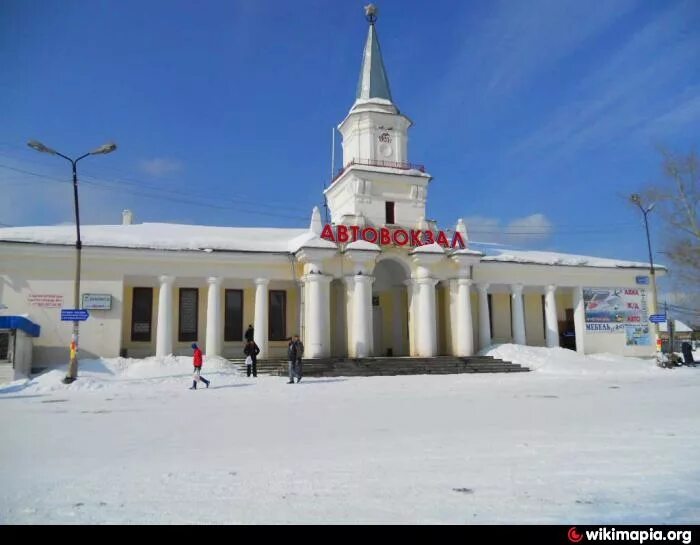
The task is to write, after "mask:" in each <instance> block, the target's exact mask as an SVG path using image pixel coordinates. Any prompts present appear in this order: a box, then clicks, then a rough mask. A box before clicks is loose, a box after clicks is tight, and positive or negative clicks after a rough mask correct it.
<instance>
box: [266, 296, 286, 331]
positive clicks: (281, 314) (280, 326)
mask: <svg viewBox="0 0 700 545" xmlns="http://www.w3.org/2000/svg"><path fill="white" fill-rule="evenodd" d="M268 320H269V322H268V323H269V332H268V333H269V339H270V340H271V341H283V340H285V339H286V338H287V292H286V291H284V290H270V302H269V314H268Z"/></svg>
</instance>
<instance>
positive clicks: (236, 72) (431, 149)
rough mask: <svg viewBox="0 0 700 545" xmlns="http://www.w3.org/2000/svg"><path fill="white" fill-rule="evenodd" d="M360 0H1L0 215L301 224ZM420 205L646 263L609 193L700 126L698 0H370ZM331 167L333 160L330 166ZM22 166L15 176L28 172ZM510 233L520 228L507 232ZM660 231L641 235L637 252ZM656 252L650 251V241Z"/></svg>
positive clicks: (631, 223)
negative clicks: (424, 198) (426, 184)
mask: <svg viewBox="0 0 700 545" xmlns="http://www.w3.org/2000/svg"><path fill="white" fill-rule="evenodd" d="M364 3H365V2H362V1H354V0H344V1H343V2H337V1H330V0H327V1H320V0H318V1H316V0H308V1H307V0H300V1H297V2H291V1H289V2H288V1H272V0H269V1H266V0H246V1H213V0H210V1H207V2H200V3H196V4H195V3H194V2H191V1H189V2H182V1H174V0H169V1H167V2H165V1H162V2H161V1H155V0H149V1H147V2H144V1H143V0H141V1H139V2H136V1H131V0H126V1H119V2H117V1H116V0H114V1H94V0H91V1H82V0H73V1H71V2H57V1H53V0H52V1H46V0H41V1H39V0H4V1H3V2H2V3H1V4H0V66H2V70H1V71H0V121H1V122H0V165H1V168H0V191H2V193H3V195H4V198H3V199H2V200H1V201H0V223H3V224H9V225H43V224H55V223H62V222H69V221H71V220H72V214H73V210H72V201H71V188H70V185H68V184H66V183H61V181H63V182H65V181H67V180H69V179H70V172H69V165H68V164H67V163H64V162H62V161H60V160H59V159H58V158H56V157H51V156H48V155H43V154H38V153H36V152H34V151H32V150H30V149H29V148H27V147H26V145H25V142H26V141H27V140H28V139H30V138H35V139H38V140H41V141H42V142H44V143H45V144H47V145H49V146H51V147H55V148H56V149H58V150H60V151H62V152H63V153H66V154H69V155H70V154H74V155H78V154H81V153H84V152H85V151H88V150H90V149H92V148H94V147H96V146H98V145H100V144H102V143H104V142H105V141H108V140H114V141H115V142H117V144H118V145H119V149H118V151H117V152H115V153H113V154H111V155H108V156H97V157H90V158H88V159H86V160H85V161H83V162H82V163H81V167H80V174H81V189H80V191H81V193H80V199H81V209H82V219H83V222H85V223H118V222H119V221H120V219H121V214H120V212H121V210H122V209H124V208H130V209H132V210H133V211H134V213H135V216H136V220H137V221H139V222H142V221H150V222H153V221H165V222H178V223H199V224H211V225H249V226H257V225H261V226H262V225H266V226H295V227H301V226H305V225H307V224H308V221H309V217H310V210H311V208H312V207H313V206H314V205H316V204H320V202H321V199H322V197H321V195H322V194H321V191H322V188H323V184H324V181H326V180H327V179H328V177H329V170H330V136H331V127H333V126H334V125H336V124H337V123H338V122H340V121H341V120H342V119H343V117H344V116H345V114H346V113H347V111H348V109H349V108H350V106H351V105H352V102H353V100H354V93H355V87H356V83H357V78H358V74H359V69H360V61H361V55H362V48H363V45H364V40H365V36H366V32H367V24H366V22H365V20H364V18H363V11H362V6H363V4H364ZM378 6H379V21H378V26H377V30H378V34H379V38H380V42H381V45H382V52H383V56H384V62H385V65H386V68H387V72H388V76H389V80H390V83H391V89H392V94H393V96H394V100H395V102H396V103H397V105H398V106H399V108H400V109H401V110H402V111H403V112H404V113H406V114H407V115H408V116H409V117H410V118H411V119H413V121H414V123H415V124H414V127H413V128H412V130H411V140H410V144H409V157H410V160H411V161H412V162H416V163H423V164H425V165H426V167H427V169H428V171H429V172H430V173H431V174H432V175H433V176H434V177H435V178H434V180H433V182H432V184H431V187H430V193H429V202H428V212H429V216H430V217H431V218H433V219H436V220H438V222H439V223H440V225H441V226H442V227H451V226H453V225H454V224H455V221H456V219H457V218H459V217H465V218H467V219H468V224H469V225H470V236H471V238H472V239H473V240H477V241H484V242H495V243H501V244H507V245H509V246H511V247H516V248H532V249H544V250H557V251H565V252H572V253H583V254H589V255H600V256H604V257H617V258H622V259H639V260H643V259H645V258H646V243H645V240H644V234H643V228H642V226H641V223H640V214H639V211H638V210H636V209H634V208H632V207H631V206H630V205H628V204H627V202H626V200H625V198H626V196H627V195H628V194H629V193H630V192H633V191H635V190H638V189H640V188H641V187H643V186H645V185H647V184H649V183H652V182H655V181H657V180H659V179H660V156H659V154H658V152H657V151H656V149H655V146H658V145H664V146H666V147H668V148H670V149H672V150H675V151H678V152H687V151H690V150H691V149H692V148H693V147H696V146H697V143H698V136H699V135H700V128H699V127H700V3H698V2H697V1H696V0H688V1H671V0H668V1H667V0H663V1H662V0H648V1H631V0H630V1H627V0H610V1H605V2H603V1H600V2H595V3H591V2H584V1H570V0H529V1H528V2H520V1H516V0H509V1H502V2H498V1H492V0H484V1H462V0H455V1H431V2H430V3H428V2H424V1H417V0H383V1H381V2H378ZM337 166H340V163H338V165H337ZM30 173H31V174H30ZM514 232H517V233H518V234H513V233H514ZM662 238H663V235H662V232H661V231H660V230H659V229H656V227H655V228H654V242H655V247H656V249H657V250H658V251H659V252H660V251H661V250H662V243H663V240H662ZM657 257H658V259H659V260H660V261H663V256H662V255H659V254H657Z"/></svg>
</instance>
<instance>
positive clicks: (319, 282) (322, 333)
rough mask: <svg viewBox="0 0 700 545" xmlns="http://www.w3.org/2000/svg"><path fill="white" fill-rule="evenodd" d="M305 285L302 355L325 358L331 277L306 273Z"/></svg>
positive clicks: (329, 338) (328, 345) (328, 351)
mask: <svg viewBox="0 0 700 545" xmlns="http://www.w3.org/2000/svg"><path fill="white" fill-rule="evenodd" d="M303 280H304V285H305V287H306V305H307V316H308V322H307V323H306V327H305V328H304V333H305V336H306V339H305V342H304V356H305V357H306V358H325V357H328V356H330V353H331V350H330V348H331V326H330V320H331V305H330V302H331V298H330V283H331V277H330V276H326V275H325V274H320V273H319V274H307V275H305V276H304V278H303Z"/></svg>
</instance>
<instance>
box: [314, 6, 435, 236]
mask: <svg viewBox="0 0 700 545" xmlns="http://www.w3.org/2000/svg"><path fill="white" fill-rule="evenodd" d="M365 14H366V18H367V21H368V22H369V31H368V33H367V40H366V42H365V48H364V53H363V55H362V67H361V69H360V79H359V81H358V83H357V92H356V95H355V102H354V104H353V105H352V107H351V108H350V112H349V113H348V115H347V116H346V117H345V119H344V120H343V121H342V122H341V123H340V125H338V130H339V131H340V133H341V135H342V137H343V167H344V169H343V172H342V173H341V174H340V175H339V176H338V177H336V179H335V180H334V181H333V183H332V184H331V186H330V187H329V188H328V189H326V197H327V199H328V206H329V208H330V210H331V221H332V222H333V223H336V224H338V223H342V224H351V225H365V224H367V225H374V226H380V225H386V224H395V225H402V226H407V227H413V226H415V225H416V223H417V222H418V221H419V220H420V219H421V218H424V217H425V202H426V198H427V194H428V183H429V182H430V179H431V176H430V175H429V174H426V173H425V169H424V168H423V167H422V166H420V165H411V164H410V163H409V161H408V129H409V127H410V126H411V125H412V124H413V123H412V121H411V120H410V119H409V118H408V117H406V116H405V115H403V114H402V113H401V112H400V111H399V109H398V108H397V107H396V104H394V101H393V98H392V96H391V89H390V87H389V79H388V77H387V75H386V69H385V68H384V61H383V59H382V52H381V48H380V47H379V38H378V36H377V31H376V28H375V23H376V20H377V8H376V7H375V6H374V5H373V4H369V5H368V6H366V7H365Z"/></svg>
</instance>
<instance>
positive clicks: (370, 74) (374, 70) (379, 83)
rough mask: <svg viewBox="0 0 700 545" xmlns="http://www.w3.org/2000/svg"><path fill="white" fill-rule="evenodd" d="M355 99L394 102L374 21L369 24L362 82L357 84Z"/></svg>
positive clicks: (361, 74) (361, 71)
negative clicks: (379, 99) (380, 99)
mask: <svg viewBox="0 0 700 545" xmlns="http://www.w3.org/2000/svg"><path fill="white" fill-rule="evenodd" d="M355 98H357V99H364V100H369V99H372V98H382V99H385V100H388V101H390V102H391V101H392V99H391V90H390V89H389V78H387V77H386V70H385V69H384V61H383V60H382V50H381V48H380V47H379V38H377V31H376V30H375V29H374V20H373V19H371V20H370V24H369V33H368V34H367V42H366V43H365V51H364V53H363V55H362V68H361V70H360V80H359V81H358V82H357V95H356V97H355Z"/></svg>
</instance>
